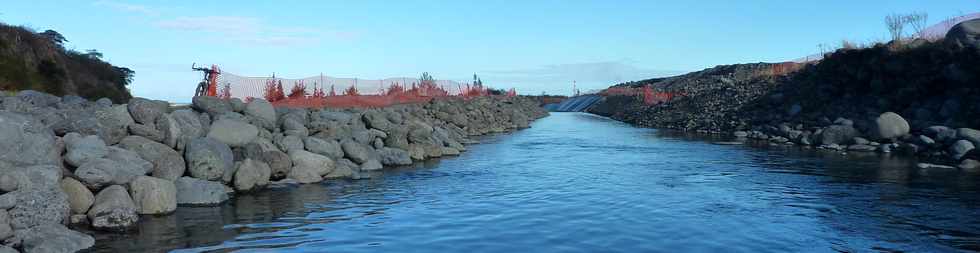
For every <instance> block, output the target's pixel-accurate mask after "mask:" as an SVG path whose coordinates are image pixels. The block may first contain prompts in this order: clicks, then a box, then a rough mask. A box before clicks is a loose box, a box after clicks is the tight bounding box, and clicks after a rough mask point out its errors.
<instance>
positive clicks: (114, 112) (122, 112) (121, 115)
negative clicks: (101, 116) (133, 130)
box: [106, 105, 136, 126]
mask: <svg viewBox="0 0 980 253" xmlns="http://www.w3.org/2000/svg"><path fill="white" fill-rule="evenodd" d="M106 112H107V116H108V117H109V118H111V119H113V120H114V121H117V122H119V123H120V124H122V125H123V126H129V125H132V124H135V123H136V120H133V115H132V114H130V113H129V106H127V105H113V106H112V107H110V108H109V110H107V111H106Z"/></svg>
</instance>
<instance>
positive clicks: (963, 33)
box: [946, 19, 980, 47]
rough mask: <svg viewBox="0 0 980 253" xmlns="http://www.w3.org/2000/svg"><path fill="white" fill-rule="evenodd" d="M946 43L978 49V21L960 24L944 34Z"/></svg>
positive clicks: (979, 36)
mask: <svg viewBox="0 0 980 253" xmlns="http://www.w3.org/2000/svg"><path fill="white" fill-rule="evenodd" d="M946 41H947V42H950V43H956V44H959V45H963V46H974V47H980V19H971V20H967V21H963V22H960V23H959V24H956V25H955V26H953V28H950V29H949V32H947V33H946Z"/></svg>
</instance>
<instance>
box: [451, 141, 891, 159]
mask: <svg viewBox="0 0 980 253" xmlns="http://www.w3.org/2000/svg"><path fill="white" fill-rule="evenodd" d="M780 138H783V139H784V140H783V141H782V143H786V142H789V139H786V138H784V137H780ZM872 150H874V149H873V148H872ZM442 155H453V156H455V155H459V150H457V149H455V148H450V147H442Z"/></svg>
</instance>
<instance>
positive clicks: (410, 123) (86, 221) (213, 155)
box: [0, 91, 547, 252]
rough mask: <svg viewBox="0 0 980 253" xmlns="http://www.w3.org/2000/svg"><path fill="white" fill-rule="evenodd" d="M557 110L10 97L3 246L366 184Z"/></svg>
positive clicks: (488, 103)
mask: <svg viewBox="0 0 980 253" xmlns="http://www.w3.org/2000/svg"><path fill="white" fill-rule="evenodd" d="M545 115H547V112H545V111H544V110H543V109H541V108H540V107H538V105H537V103H536V102H534V101H532V100H530V99H526V98H521V97H513V98H490V97H484V98H476V99H472V100H461V99H436V100H433V101H431V102H429V103H425V104H412V105H398V106H392V107H387V108H379V109H317V110H310V109H293V108H274V107H272V105H271V104H269V103H268V102H265V101H263V100H260V99H256V100H255V101H252V102H250V103H242V101H226V100H220V99H216V98H211V97H199V98H195V99H194V103H193V106H192V107H191V109H177V110H175V109H174V108H171V107H170V106H169V104H168V103H166V102H164V101H155V100H149V99H143V98H134V99H132V100H131V101H130V103H129V104H112V103H111V102H109V101H108V100H99V101H98V102H89V101H86V100H76V99H71V100H68V99H64V98H61V97H56V96H52V95H48V94H45V93H40V92H35V91H24V92H20V93H18V94H16V95H14V96H7V97H0V147H2V148H0V252H16V251H21V252H74V251H78V250H82V249H86V248H89V247H91V246H93V244H94V243H95V242H94V239H93V238H92V237H91V236H89V235H87V234H85V233H82V232H78V231H74V230H71V229H69V227H71V228H87V229H89V230H90V231H108V232H125V231H130V230H132V229H134V225H135V224H136V223H137V222H138V221H139V219H140V216H141V215H166V214H169V213H171V212H173V211H174V210H176V208H178V206H207V205H217V204H221V203H222V202H224V201H227V200H228V199H229V198H232V197H233V196H234V195H235V194H247V193H248V192H251V191H257V190H261V189H263V188H264V187H266V186H268V185H270V184H291V183H317V182H321V181H323V180H334V179H344V178H346V179H361V178H368V177H370V176H371V173H370V172H372V171H377V170H381V169H382V168H384V167H386V166H400V165H410V164H412V163H413V162H414V161H419V160H424V159H428V158H435V157H442V156H453V155H458V154H459V153H460V152H463V151H465V150H466V147H465V146H464V144H466V143H471V142H472V141H471V140H470V139H468V137H470V136H475V135H482V134H487V133H496V132H506V131H510V130H514V129H521V128H527V127H529V124H530V122H531V121H532V120H534V119H537V118H540V117H543V116H545Z"/></svg>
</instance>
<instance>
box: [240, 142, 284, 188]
mask: <svg viewBox="0 0 980 253" xmlns="http://www.w3.org/2000/svg"><path fill="white" fill-rule="evenodd" d="M244 151H245V152H244V153H245V154H244V157H245V158H251V159H255V160H258V161H263V162H265V163H266V164H268V165H269V168H271V169H272V178H273V179H280V178H284V177H286V175H287V174H289V170H290V169H292V167H293V161H292V160H291V159H290V158H289V155H287V154H286V153H284V152H282V151H279V149H277V148H276V145H274V144H272V142H270V141H269V140H266V139H263V138H257V139H256V140H255V141H253V142H251V143H249V144H248V145H246V146H245V150H244Z"/></svg>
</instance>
